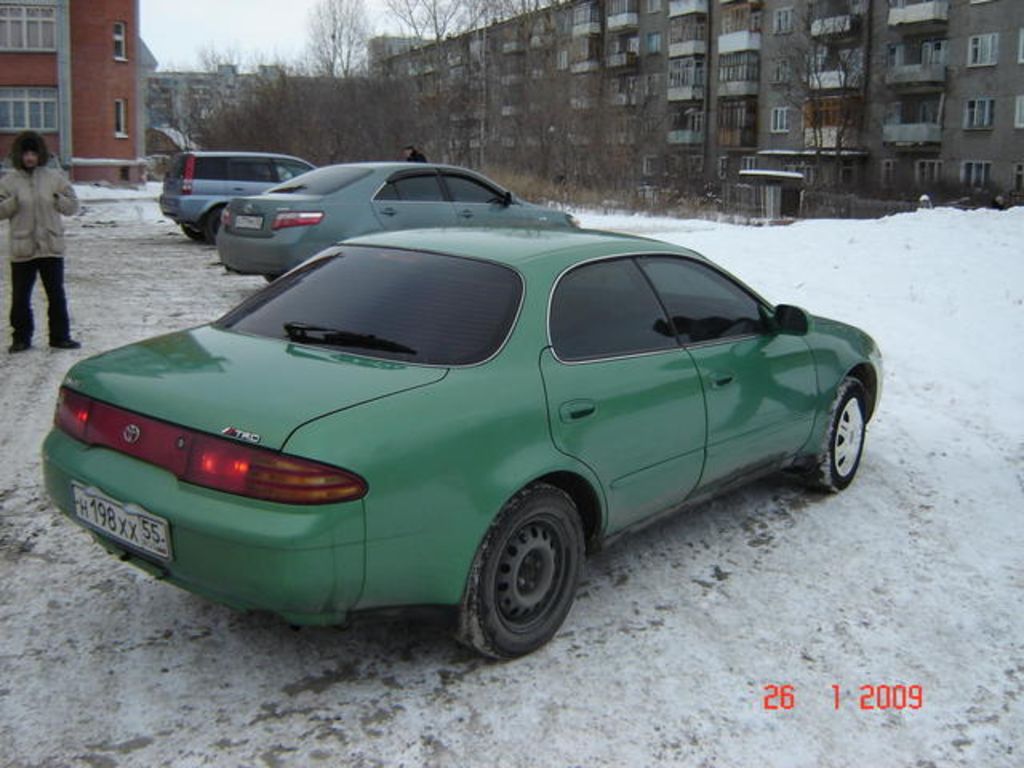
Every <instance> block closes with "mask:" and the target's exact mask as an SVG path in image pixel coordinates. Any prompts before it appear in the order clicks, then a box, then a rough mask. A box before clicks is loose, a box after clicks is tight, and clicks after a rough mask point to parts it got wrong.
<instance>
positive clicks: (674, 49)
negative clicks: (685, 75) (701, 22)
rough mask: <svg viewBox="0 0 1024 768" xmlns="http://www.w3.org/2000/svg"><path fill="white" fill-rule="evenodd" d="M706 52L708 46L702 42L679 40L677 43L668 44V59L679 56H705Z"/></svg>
mask: <svg viewBox="0 0 1024 768" xmlns="http://www.w3.org/2000/svg"><path fill="white" fill-rule="evenodd" d="M707 52H708V44H707V43H706V42H704V41H703V40H680V41H679V42H677V43H669V45H668V55H669V58H677V57H679V56H705V55H707Z"/></svg>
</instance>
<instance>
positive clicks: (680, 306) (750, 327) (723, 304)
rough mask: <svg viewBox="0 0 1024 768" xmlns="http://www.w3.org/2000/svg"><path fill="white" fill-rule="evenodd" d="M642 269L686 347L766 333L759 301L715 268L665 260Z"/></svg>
mask: <svg viewBox="0 0 1024 768" xmlns="http://www.w3.org/2000/svg"><path fill="white" fill-rule="evenodd" d="M640 265H641V268H642V269H643V270H644V272H645V273H646V274H647V276H648V277H649V278H650V280H651V282H652V283H653V284H654V287H655V289H656V290H657V291H658V295H659V296H660V297H661V300H662V301H663V302H664V303H665V306H666V307H667V308H668V311H669V314H670V315H671V316H672V322H673V324H674V325H675V329H676V332H677V333H678V334H679V338H680V340H681V341H682V342H683V343H684V344H685V343H688V342H701V341H712V340H714V339H722V338H729V337H731V336H744V335H748V334H751V333H762V332H763V331H764V330H765V328H764V321H763V319H762V318H761V313H760V312H759V311H758V310H759V307H760V304H759V302H758V301H757V299H755V298H754V297H753V296H751V295H750V294H749V293H747V291H746V290H744V289H743V288H742V287H741V286H739V285H737V284H736V283H734V282H733V281H732V280H730V279H729V278H727V277H726V276H725V275H722V274H721V273H719V272H717V271H716V270H714V269H712V268H711V267H708V266H706V265H704V264H700V263H698V262H696V261H691V260H689V259H674V258H664V257H648V258H643V259H640Z"/></svg>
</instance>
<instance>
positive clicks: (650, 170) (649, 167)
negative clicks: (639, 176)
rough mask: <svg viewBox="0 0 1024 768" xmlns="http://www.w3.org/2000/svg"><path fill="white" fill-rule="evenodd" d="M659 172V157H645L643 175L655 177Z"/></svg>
mask: <svg viewBox="0 0 1024 768" xmlns="http://www.w3.org/2000/svg"><path fill="white" fill-rule="evenodd" d="M657 172H658V156H657V155H644V161H643V174H644V176H653V175H654V174H656V173H657Z"/></svg>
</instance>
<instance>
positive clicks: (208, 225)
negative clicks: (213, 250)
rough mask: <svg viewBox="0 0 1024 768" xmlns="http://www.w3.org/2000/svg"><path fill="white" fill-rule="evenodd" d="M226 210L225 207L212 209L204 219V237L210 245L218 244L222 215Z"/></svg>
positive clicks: (220, 206)
mask: <svg viewBox="0 0 1024 768" xmlns="http://www.w3.org/2000/svg"><path fill="white" fill-rule="evenodd" d="M223 210H224V206H223V205H219V206H217V207H216V208H211V209H210V210H209V211H208V212H207V214H206V216H204V217H203V235H204V236H205V237H206V242H208V243H209V244H210V245H216V244H217V233H218V232H220V215H221V213H222V212H223Z"/></svg>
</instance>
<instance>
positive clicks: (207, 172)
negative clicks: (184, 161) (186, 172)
mask: <svg viewBox="0 0 1024 768" xmlns="http://www.w3.org/2000/svg"><path fill="white" fill-rule="evenodd" d="M227 177H228V159H227V158H226V157H197V158H196V178H197V179H215V180H218V181H223V180H224V179H226V178H227Z"/></svg>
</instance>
